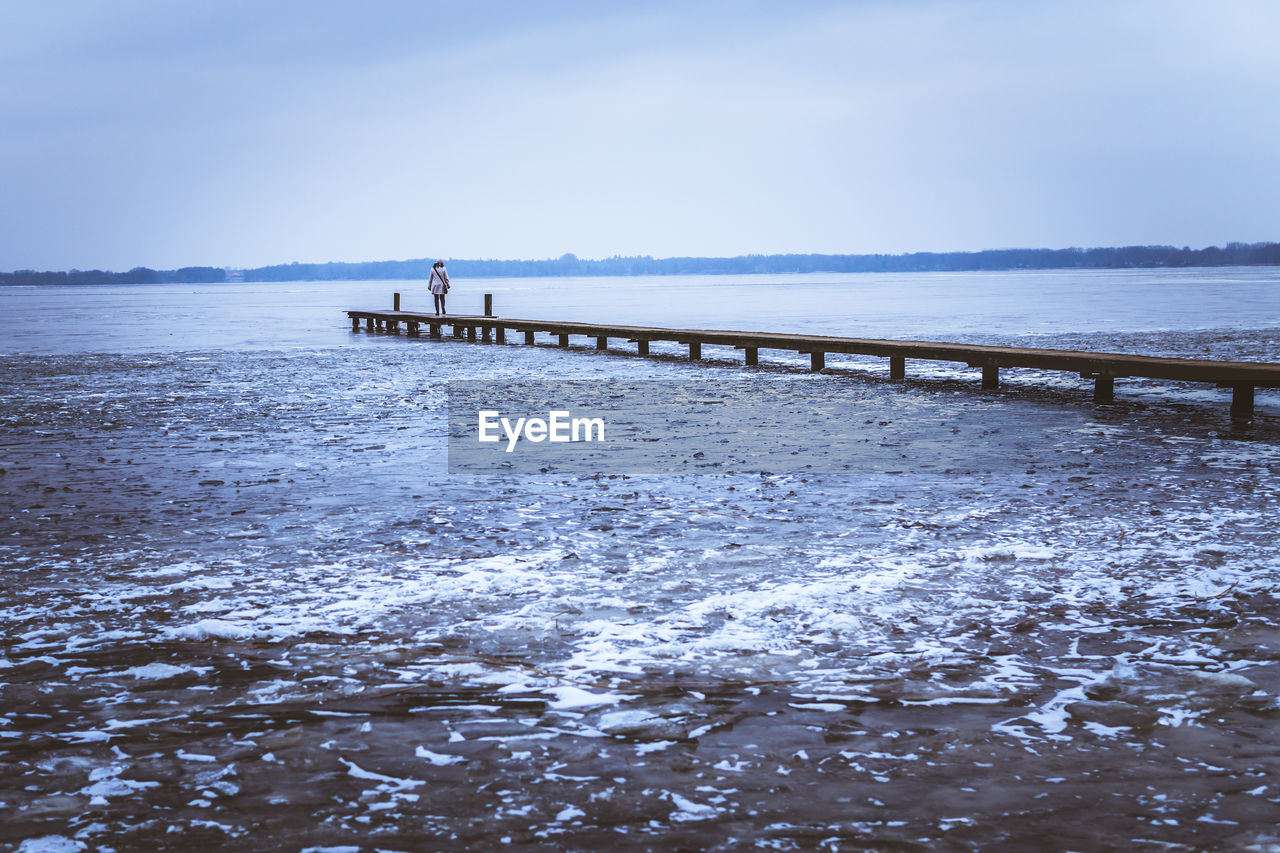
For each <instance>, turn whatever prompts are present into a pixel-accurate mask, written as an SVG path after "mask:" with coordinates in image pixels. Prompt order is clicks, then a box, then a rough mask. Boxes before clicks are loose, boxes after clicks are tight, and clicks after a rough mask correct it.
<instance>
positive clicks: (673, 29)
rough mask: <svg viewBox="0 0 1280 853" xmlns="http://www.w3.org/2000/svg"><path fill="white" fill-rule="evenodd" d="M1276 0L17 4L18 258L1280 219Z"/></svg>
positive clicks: (747, 245) (1212, 239) (736, 239)
mask: <svg viewBox="0 0 1280 853" xmlns="http://www.w3.org/2000/svg"><path fill="white" fill-rule="evenodd" d="M1277 45H1280V3H1276V2H1271V0H1257V2H1247V0H1245V1H1242V2H1231V0H1225V2H1214V3H1208V2H1186V3H1183V2H1170V0H1153V2H1116V0H1108V2H1098V3H1089V2H1081V0H1071V2H1060V3H1059V2H1036V3H1026V2H981V1H980V0H977V1H975V2H924V0H920V2H910V1H909V0H908V2H903V1H902V0H897V2H841V3H830V2H795V3H776V2H760V3H748V2H741V3H723V4H720V3H694V2H673V3H665V2H642V3H633V4H632V3H599V2H588V3H552V2H540V3H530V2H511V3H485V2H457V0H454V2H448V3H428V2H410V0H404V2H395V1H394V0H391V1H389V2H377V0H364V2H360V3H354V2H346V0H343V2H326V0H306V2H269V3H264V2H259V0H252V2H231V0H216V2H199V1H198V0H184V2H179V3H175V2H171V0H155V2H142V0H109V2H107V1H105V0H104V2H77V0H59V2H56V3H42V2H34V0H33V2H20V0H0V270H13V269H20V268H36V269H67V268H72V267H78V268H81V269H87V268H93V267H98V268H104V269H115V270H123V269H128V268H130V267H133V266H138V265H143V266H150V267H154V268H172V267H176V266H184V265H196V264H208V265H214V266H257V265H262V264H270V263H287V262H290V261H303V262H315V261H328V260H346V261H359V260H382V259H393V258H416V257H424V256H441V257H466V258H544V257H554V256H558V255H560V254H562V253H564V252H574V253H576V254H577V255H579V256H580V257H591V258H595V257H607V256H610V255H615V254H621V255H632V254H648V255H654V256H670V255H736V254H746V253H752V252H761V253H773V252H859V253H860V252H907V251H917V250H938V251H947V250H964V249H975V250H976V249H983V248H1009V247H1062V246H1073V245H1074V246H1096V245H1125V244H1137V243H1143V244H1145V243H1158V244H1174V245H1178V246H1182V245H1191V246H1193V247H1200V246H1204V245H1209V244H1222V243H1224V242H1227V241H1230V240H1243V241H1249V242H1252V241H1259V240H1280V48H1278V47H1277Z"/></svg>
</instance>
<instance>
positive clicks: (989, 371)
mask: <svg viewBox="0 0 1280 853" xmlns="http://www.w3.org/2000/svg"><path fill="white" fill-rule="evenodd" d="M982 387H983V388H984V389H986V390H988V391H994V390H996V389H997V388H999V387H1000V366H999V365H996V364H984V365H982Z"/></svg>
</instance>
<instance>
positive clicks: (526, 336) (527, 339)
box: [524, 331, 533, 346]
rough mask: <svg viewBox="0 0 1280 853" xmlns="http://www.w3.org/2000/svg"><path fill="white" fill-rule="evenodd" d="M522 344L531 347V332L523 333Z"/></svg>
mask: <svg viewBox="0 0 1280 853" xmlns="http://www.w3.org/2000/svg"><path fill="white" fill-rule="evenodd" d="M524 342H525V343H526V344H528V345H529V346H533V332H529V331H526V332H525V333H524Z"/></svg>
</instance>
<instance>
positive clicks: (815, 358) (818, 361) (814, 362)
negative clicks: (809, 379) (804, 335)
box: [809, 352, 827, 372]
mask: <svg viewBox="0 0 1280 853" xmlns="http://www.w3.org/2000/svg"><path fill="white" fill-rule="evenodd" d="M826 366H827V354H826V353H825V352H811V353H809V369H810V370H812V371H815V372H816V371H819V370H821V369H822V368H824V367H826Z"/></svg>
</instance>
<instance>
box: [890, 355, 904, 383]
mask: <svg viewBox="0 0 1280 853" xmlns="http://www.w3.org/2000/svg"><path fill="white" fill-rule="evenodd" d="M906 378H907V359H906V358H905V357H903V356H900V355H891V356H889V379H890V380H892V381H894V382H902V381H903V380H904V379H906Z"/></svg>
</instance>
